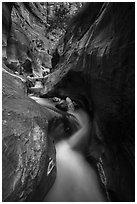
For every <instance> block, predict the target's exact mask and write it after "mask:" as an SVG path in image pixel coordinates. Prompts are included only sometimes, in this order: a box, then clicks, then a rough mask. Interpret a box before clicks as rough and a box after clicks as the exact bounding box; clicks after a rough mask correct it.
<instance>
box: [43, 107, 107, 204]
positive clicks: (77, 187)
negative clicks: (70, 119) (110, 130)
mask: <svg viewBox="0 0 137 204" xmlns="http://www.w3.org/2000/svg"><path fill="white" fill-rule="evenodd" d="M76 117H77V118H78V119H79V122H80V124H81V129H80V130H79V131H78V132H77V133H76V134H74V135H73V136H72V137H71V138H70V139H68V140H63V141H61V142H59V143H58V144H57V145H56V152H57V155H56V159H57V178H56V180H55V183H54V185H53V187H52V188H51V190H50V192H49V193H48V195H47V196H46V198H45V200H44V201H46V202H101V201H106V198H105V196H104V195H103V193H102V192H101V189H100V186H99V183H98V177H97V174H96V172H95V170H94V169H93V168H92V167H91V166H90V165H89V163H88V162H87V161H86V160H85V158H84V156H83V154H82V151H83V150H84V148H86V145H87V139H88V137H89V135H90V123H89V120H88V117H87V115H86V113H84V112H83V111H80V112H79V114H77V115H76ZM81 117H82V118H81Z"/></svg>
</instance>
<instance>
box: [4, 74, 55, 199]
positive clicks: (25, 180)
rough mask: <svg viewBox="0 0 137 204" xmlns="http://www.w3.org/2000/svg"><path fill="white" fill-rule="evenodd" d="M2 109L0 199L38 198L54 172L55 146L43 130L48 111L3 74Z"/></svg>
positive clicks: (18, 84)
mask: <svg viewBox="0 0 137 204" xmlns="http://www.w3.org/2000/svg"><path fill="white" fill-rule="evenodd" d="M2 109H3V116H2V119H3V129H2V133H3V134H2V135H3V141H2V145H3V150H2V158H3V162H2V164H3V171H2V172H3V177H2V178H3V196H2V199H3V201H30V200H39V201H41V200H42V199H43V197H44V196H45V194H46V193H47V191H48V190H49V189H50V187H51V186H52V184H53V182H54V180H55V175H56V164H55V163H56V161H55V148H54V145H53V141H52V139H51V138H49V136H48V132H47V131H48V118H50V117H51V114H50V113H49V112H48V111H47V112H46V111H45V112H44V111H42V109H41V107H39V105H38V104H36V103H35V102H33V100H31V99H29V98H28V97H27V96H26V95H24V91H23V87H22V83H21V82H20V80H19V79H15V78H14V77H13V76H11V75H9V74H7V73H3V106H2ZM51 162H52V165H51V164H50V163H51ZM49 165H50V166H49ZM36 195H37V199H34V196H36Z"/></svg>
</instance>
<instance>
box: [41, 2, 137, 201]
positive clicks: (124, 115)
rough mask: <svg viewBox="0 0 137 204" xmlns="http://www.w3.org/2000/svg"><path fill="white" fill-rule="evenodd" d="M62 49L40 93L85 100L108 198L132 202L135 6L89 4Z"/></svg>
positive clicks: (75, 20) (92, 152)
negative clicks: (104, 176) (55, 66)
mask: <svg viewBox="0 0 137 204" xmlns="http://www.w3.org/2000/svg"><path fill="white" fill-rule="evenodd" d="M91 11H92V12H91ZM60 47H63V51H62V56H61V59H60V63H59V64H58V67H57V69H56V70H55V72H53V73H52V74H51V75H50V76H49V78H48V80H47V83H46V86H45V90H43V91H42V93H41V94H42V95H47V96H50V95H59V96H62V97H64V96H69V97H70V98H72V99H73V100H76V101H79V102H81V104H82V105H83V107H84V108H85V109H86V110H87V111H88V113H89V114H90V115H91V118H92V121H93V129H92V136H91V139H90V141H89V142H90V145H89V150H88V157H89V159H90V158H92V159H95V161H96V162H100V161H102V162H103V165H102V168H103V169H104V173H105V175H106V178H107V183H105V186H106V189H107V191H108V192H109V196H110V199H111V200H112V201H134V199H135V198H134V162H135V161H134V141H135V127H134V122H135V118H134V117H135V104H134V102H135V98H134V95H135V92H134V91H135V85H134V82H135V78H134V72H135V4H134V3H104V4H102V3H88V4H87V5H86V6H85V7H84V8H83V9H82V10H81V11H80V12H79V13H78V15H76V17H75V18H73V19H72V22H71V23H70V26H68V30H67V32H66V34H65V36H64V38H63V39H62V41H61V42H60V45H59V47H58V49H60Z"/></svg>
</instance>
